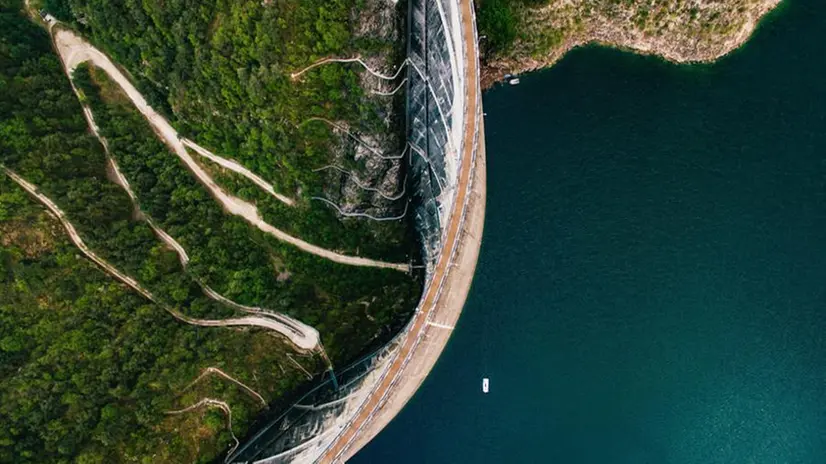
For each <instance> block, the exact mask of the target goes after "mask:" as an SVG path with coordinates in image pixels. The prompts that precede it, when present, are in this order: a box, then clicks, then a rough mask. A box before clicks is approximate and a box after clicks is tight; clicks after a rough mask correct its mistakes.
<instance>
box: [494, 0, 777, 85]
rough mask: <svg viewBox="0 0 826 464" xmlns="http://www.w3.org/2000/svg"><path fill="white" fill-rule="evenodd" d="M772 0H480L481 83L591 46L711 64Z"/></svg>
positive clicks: (740, 37) (754, 22)
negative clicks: (483, 53) (483, 44)
mask: <svg viewBox="0 0 826 464" xmlns="http://www.w3.org/2000/svg"><path fill="white" fill-rule="evenodd" d="M779 1H780V0H480V2H479V5H480V6H479V9H480V11H479V15H478V18H479V29H480V33H481V34H487V44H486V45H487V53H488V54H487V57H486V58H487V59H486V61H487V66H486V69H485V73H484V76H483V81H484V84H485V85H486V86H487V85H490V84H491V83H492V82H494V81H495V80H497V79H501V78H502V74H504V73H514V72H522V71H526V70H531V69H536V68H540V67H543V66H548V65H550V64H552V63H554V62H556V60H558V59H559V58H560V57H562V55H564V54H565V52H567V51H568V50H570V49H571V48H573V47H575V46H578V45H583V44H586V43H591V42H597V43H602V44H606V45H611V46H618V47H622V48H628V49H632V50H635V51H638V52H642V53H652V54H656V55H660V56H662V57H664V58H666V59H668V60H672V61H677V62H686V61H711V60H714V59H717V58H719V57H720V56H722V55H725V54H726V53H728V52H730V51H731V50H733V49H735V48H737V47H739V46H740V45H741V44H742V43H743V42H744V41H745V40H746V39H747V38H748V36H749V35H750V34H751V33H752V31H753V30H754V28H755V27H756V25H757V22H758V20H759V19H760V18H761V17H762V16H763V15H764V14H765V13H766V12H768V11H769V10H771V9H772V8H774V7H775V6H776V5H777V4H778V2H779Z"/></svg>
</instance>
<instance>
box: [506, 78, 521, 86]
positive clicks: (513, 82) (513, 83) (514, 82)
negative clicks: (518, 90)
mask: <svg viewBox="0 0 826 464" xmlns="http://www.w3.org/2000/svg"><path fill="white" fill-rule="evenodd" d="M518 83H519V78H518V77H514V78H513V79H511V80H509V81H508V84H510V85H516V84H518Z"/></svg>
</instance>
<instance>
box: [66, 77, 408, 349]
mask: <svg viewBox="0 0 826 464" xmlns="http://www.w3.org/2000/svg"><path fill="white" fill-rule="evenodd" d="M74 80H75V82H76V85H78V87H79V88H81V89H82V90H83V92H84V98H85V101H86V103H88V104H89V105H90V107H91V109H92V112H93V114H94V115H95V121H96V122H97V124H98V126H100V128H101V131H102V134H103V136H105V137H106V139H107V141H108V143H109V147H110V150H111V153H112V155H113V156H114V157H115V158H116V159H117V161H118V164H119V165H120V168H121V170H122V171H123V173H124V174H125V176H126V178H127V179H128V180H129V181H130V184H131V186H132V189H133V190H134V191H135V193H136V195H137V197H138V199H139V201H140V207H141V210H142V211H144V212H145V213H146V214H148V215H149V216H150V217H151V218H152V219H154V220H155V222H156V223H157V224H158V225H159V226H161V227H162V228H163V229H164V230H166V231H167V232H168V233H169V234H171V235H172V236H173V237H175V239H176V240H178V241H179V242H180V243H181V244H182V245H183V246H184V248H186V250H187V253H188V254H189V255H190V258H191V262H190V265H189V266H188V269H189V271H190V272H191V273H192V274H194V275H196V276H198V278H200V279H201V280H202V281H204V282H205V283H207V284H208V285H209V286H211V287H212V288H214V289H215V290H217V291H218V292H220V293H222V294H224V295H225V296H227V297H228V298H232V299H235V300H237V301H239V302H242V303H246V304H256V305H261V306H265V307H268V308H272V309H276V310H278V311H281V312H285V313H288V314H291V315H294V316H296V317H297V318H298V319H300V320H301V321H303V322H305V323H307V324H310V325H312V326H314V327H316V328H317V329H318V330H319V332H320V333H321V334H322V336H323V337H324V342H325V345H326V346H327V349H328V351H329V353H330V355H331V357H333V359H334V360H339V361H345V360H346V359H348V358H350V357H352V356H354V355H356V354H357V352H358V351H360V350H361V349H363V347H364V346H365V344H366V343H367V342H368V341H369V340H371V339H372V338H373V337H374V336H375V335H376V333H377V332H379V331H381V330H382V327H384V326H385V325H397V324H398V323H399V321H401V320H403V316H404V315H405V313H406V310H409V308H410V306H411V303H412V302H413V301H415V298H416V295H417V293H418V287H417V285H416V283H415V282H414V281H413V280H412V279H411V278H410V277H409V276H407V275H405V274H402V273H399V272H397V271H390V270H379V269H373V268H360V267H352V266H345V265H341V264H336V263H334V262H331V261H329V260H326V259H322V258H319V257H316V256H314V255H311V254H308V253H305V252H303V251H300V250H298V249H297V248H295V247H293V246H292V245H288V244H284V243H283V242H280V241H278V240H276V239H274V238H272V237H270V236H269V235H266V234H264V233H262V232H260V231H258V230H257V229H256V228H254V227H252V226H250V225H249V224H247V223H246V222H245V221H244V220H243V219H240V218H238V217H236V216H231V215H229V214H226V213H224V212H223V211H222V210H221V208H220V206H219V204H218V203H217V202H216V201H215V200H214V199H213V198H212V197H211V196H210V195H209V193H208V191H207V190H206V188H205V187H203V186H202V185H201V184H200V183H198V181H197V180H196V179H195V177H194V176H193V175H192V174H191V173H190V172H189V171H188V170H187V169H186V168H185V166H184V165H183V163H182V162H181V161H180V160H179V159H178V158H177V157H176V156H175V155H174V154H173V153H171V152H170V151H169V149H168V148H167V147H166V146H165V145H164V144H163V143H161V142H160V141H159V140H158V139H157V138H156V137H155V135H154V133H153V132H152V129H151V128H150V127H149V124H148V123H147V122H146V121H145V120H144V119H143V117H142V116H141V115H140V113H138V111H137V110H135V109H134V108H133V107H132V106H131V104H130V103H129V101H128V100H127V99H126V97H125V96H123V95H122V94H121V93H120V90H119V88H118V87H117V86H116V85H114V84H113V83H111V82H110V81H109V80H108V78H107V77H106V74H105V73H103V72H94V79H92V75H91V74H90V70H89V69H88V68H86V67H81V68H79V69H77V70H76V71H75V74H74ZM101 88H102V89H103V90H101ZM101 95H108V96H109V99H108V101H105V100H104V99H103V98H102V97H101ZM279 275H280V276H285V278H283V279H278V278H277V277H278V276H279ZM365 303H369V307H370V311H371V314H370V317H371V318H372V320H371V318H369V317H368V316H367V313H366V312H365V306H364V304H365ZM374 313H375V314H374ZM400 316H401V317H400Z"/></svg>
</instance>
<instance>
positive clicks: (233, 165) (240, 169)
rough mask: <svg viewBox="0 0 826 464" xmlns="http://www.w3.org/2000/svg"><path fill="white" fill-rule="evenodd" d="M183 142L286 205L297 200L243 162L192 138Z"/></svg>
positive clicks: (293, 203)
mask: <svg viewBox="0 0 826 464" xmlns="http://www.w3.org/2000/svg"><path fill="white" fill-rule="evenodd" d="M181 143H183V144H184V145H185V146H187V147H189V148H191V149H193V150H194V151H195V153H197V154H199V155H201V156H203V157H204V158H206V159H208V160H210V161H212V162H214V163H216V164H218V165H219V166H221V167H222V168H225V169H229V170H230V171H232V172H234V173H236V174H241V175H242V176H244V177H246V178H247V179H249V180H251V181H252V182H253V183H254V184H255V185H257V186H259V187H261V189H263V190H264V191H266V192H267V193H269V194H270V195H272V196H274V197H275V198H277V199H278V200H279V201H281V202H282V203H284V204H286V205H289V206H293V205H295V201H294V200H293V199H292V198H287V197H285V196H284V195H281V194H280V193H278V192H276V191H275V188H274V187H273V186H272V184H270V183H269V182H267V181H265V180H264V179H262V178H261V177H260V176H258V175H257V174H255V173H253V172H252V171H250V170H249V169H247V168H245V167H244V166H242V165H241V163H239V162H237V161H235V160H231V159H226V158H222V157H220V156H218V155H216V154H215V153H212V152H211V151H209V150H207V149H206V148H204V147H202V146H200V145H198V144H197V143H195V142H193V141H192V140H189V139H187V138H182V139H181Z"/></svg>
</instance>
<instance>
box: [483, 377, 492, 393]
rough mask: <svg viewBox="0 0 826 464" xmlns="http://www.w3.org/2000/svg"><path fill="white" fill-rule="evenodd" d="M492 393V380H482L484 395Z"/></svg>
mask: <svg viewBox="0 0 826 464" xmlns="http://www.w3.org/2000/svg"><path fill="white" fill-rule="evenodd" d="M489 391H490V379H488V378H487V377H485V378H484V379H482V393H487V392H489Z"/></svg>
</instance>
